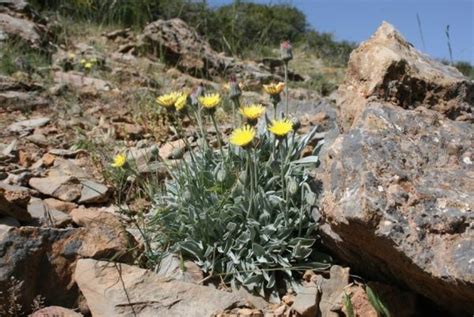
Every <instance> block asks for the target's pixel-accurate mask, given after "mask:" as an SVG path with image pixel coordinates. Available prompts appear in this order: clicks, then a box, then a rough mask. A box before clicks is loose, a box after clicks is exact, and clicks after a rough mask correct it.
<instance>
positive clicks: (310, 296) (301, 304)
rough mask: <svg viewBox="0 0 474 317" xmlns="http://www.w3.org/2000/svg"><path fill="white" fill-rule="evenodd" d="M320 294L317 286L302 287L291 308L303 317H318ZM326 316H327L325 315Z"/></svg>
mask: <svg viewBox="0 0 474 317" xmlns="http://www.w3.org/2000/svg"><path fill="white" fill-rule="evenodd" d="M319 296H320V294H319V290H318V287H317V286H316V285H312V286H304V287H302V288H301V289H300V290H299V292H298V295H296V297H295V301H294V303H293V305H292V306H291V308H292V309H294V310H295V311H297V312H298V314H300V315H301V316H302V317H316V314H317V312H318V302H319V300H320V297H319ZM323 316H326V315H323Z"/></svg>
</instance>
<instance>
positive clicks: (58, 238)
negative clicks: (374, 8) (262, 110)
mask: <svg viewBox="0 0 474 317" xmlns="http://www.w3.org/2000/svg"><path fill="white" fill-rule="evenodd" d="M15 19H20V20H22V21H20V22H18V23H20V24H22V25H27V26H28V25H30V24H33V27H32V28H25V29H22V30H20V29H18V28H14V26H17V25H19V24H18V23H17V22H15V21H16V20H15ZM12 21H13V22H15V23H13V22H12ZM49 25H50V24H49V23H48V22H47V21H46V20H45V19H42V18H41V17H39V16H37V15H36V14H35V13H33V12H32V11H31V10H30V9H29V7H28V5H27V3H25V2H23V1H8V0H7V1H3V2H0V42H1V41H3V39H4V37H6V36H8V37H10V38H11V37H14V38H20V39H21V40H22V41H25V42H26V43H29V44H30V45H32V46H33V48H34V49H36V48H37V49H38V50H39V51H48V50H50V49H52V48H53V47H56V48H57V50H56V51H55V54H54V56H53V61H52V65H51V67H50V68H48V69H47V70H46V72H43V73H41V72H40V77H38V74H37V71H36V70H35V69H34V65H32V67H33V69H31V68H30V67H23V68H21V67H20V69H19V70H20V71H19V72H17V73H15V74H12V75H10V76H7V75H2V76H0V137H1V141H0V312H1V313H0V315H2V314H3V315H5V316H14V315H15V314H16V315H25V314H28V313H32V312H33V311H35V312H34V313H33V315H32V316H47V315H48V314H49V315H54V314H57V315H61V316H81V315H83V316H91V315H92V316H132V315H136V316H157V315H169V316H209V315H215V316H266V317H270V316H275V317H276V316H304V317H312V316H340V315H347V311H346V307H345V306H344V294H347V295H348V296H349V297H350V298H351V300H352V303H353V306H354V311H355V315H356V316H364V317H366V316H374V317H375V316H378V313H377V311H376V310H375V309H374V308H373V306H372V305H371V304H370V301H369V298H368V294H367V290H366V289H365V287H364V285H363V284H367V283H360V280H359V279H357V278H353V277H352V276H351V275H350V273H356V274H361V273H362V274H363V276H364V277H367V278H370V279H373V280H374V281H382V282H384V283H386V284H383V283H380V282H369V283H368V285H370V288H371V289H373V290H374V291H375V292H376V293H377V294H378V296H380V298H382V300H383V302H384V303H385V304H386V306H387V307H388V309H389V310H390V311H392V312H393V313H394V316H419V315H420V314H423V313H424V314H425V315H426V314H427V311H428V312H430V311H431V310H429V309H428V310H427V309H426V307H424V306H423V305H424V304H425V303H426V300H424V299H421V300H420V298H421V297H420V296H423V297H426V298H429V300H430V301H428V303H430V305H432V304H433V303H434V304H433V305H435V306H443V307H444V310H443V308H441V309H440V310H438V308H436V309H434V311H436V312H437V313H439V312H440V311H441V312H442V314H448V313H447V312H445V311H448V312H452V313H453V316H462V315H463V314H465V315H468V314H469V313H472V311H474V307H473V306H472V303H474V290H473V283H474V281H473V276H474V271H473V270H474V269H473V263H472V259H473V258H474V254H473V253H472V252H473V250H474V249H473V240H474V239H473V234H472V227H473V224H472V223H473V216H472V207H473V204H474V202H473V200H472V196H473V195H472V193H473V189H474V184H473V182H472V179H473V177H474V175H473V173H472V172H473V170H472V161H473V160H474V157H473V156H474V153H473V151H472V148H473V142H474V140H473V135H474V131H473V123H472V107H473V96H474V92H473V83H472V82H470V81H468V80H467V79H465V78H464V77H462V76H461V75H460V74H459V73H458V72H457V71H456V70H454V69H452V68H450V67H447V66H443V65H440V64H438V63H436V62H434V61H432V60H431V59H430V58H429V57H427V56H424V55H422V54H420V53H419V52H418V51H416V50H415V49H414V48H413V47H411V46H410V45H409V44H408V43H407V42H406V41H405V40H404V39H403V37H402V36H401V35H400V34H399V33H398V32H397V31H396V30H394V29H393V27H391V26H390V25H388V24H384V25H382V26H381V27H380V29H379V30H378V31H377V32H376V34H375V35H374V36H373V37H372V38H371V39H370V40H368V41H367V42H365V43H363V44H362V45H361V46H360V47H359V48H358V49H357V50H356V51H355V52H354V53H353V54H352V57H351V61H350V64H349V69H348V72H347V76H346V81H345V83H344V85H343V86H342V87H341V88H340V90H339V92H338V94H337V100H336V101H337V102H336V104H335V105H333V104H332V103H331V101H330V100H328V99H323V98H320V97H319V96H318V95H317V93H315V92H313V91H310V90H304V89H290V100H291V103H292V111H293V113H294V114H295V115H296V116H298V117H299V118H300V121H301V123H302V127H301V129H302V131H305V130H308V129H310V128H311V127H313V126H315V125H318V126H319V133H320V134H319V135H320V136H321V137H326V140H327V141H326V146H325V148H324V151H323V152H324V156H323V158H324V160H323V165H322V167H321V169H320V171H318V172H321V173H319V175H320V176H321V175H322V176H321V179H322V181H323V187H324V191H323V193H322V201H321V208H320V210H319V214H315V216H316V217H317V218H318V220H319V221H320V224H321V235H322V238H323V242H324V244H325V246H326V247H327V248H328V250H329V251H331V252H333V254H334V255H335V256H336V257H337V258H338V259H339V260H341V261H343V263H345V264H348V265H349V266H350V269H349V268H348V267H341V266H338V265H334V266H333V267H332V268H331V269H330V270H329V271H328V272H323V273H320V274H315V273H314V272H311V271H308V272H306V274H305V275H304V276H303V281H302V285H303V288H302V289H301V290H298V291H295V290H288V294H287V295H286V296H284V297H283V298H282V299H281V302H279V303H269V302H266V301H265V300H263V299H262V298H258V297H255V296H253V295H250V294H248V293H246V292H245V291H242V290H241V291H239V292H235V291H234V292H229V291H228V290H225V289H224V290H223V289H216V288H215V286H213V285H209V286H204V285H203V278H204V277H203V275H202V272H201V271H200V270H199V268H198V267H197V266H196V265H195V264H194V263H192V262H188V261H185V262H184V263H181V262H180V261H179V260H177V259H176V258H173V257H170V258H167V259H166V260H165V261H163V263H164V264H163V266H162V267H160V268H159V270H156V272H153V271H149V270H145V269H143V268H141V267H140V266H143V256H142V254H143V250H144V249H145V247H146V242H145V241H144V240H143V237H142V236H141V235H140V233H139V231H137V229H136V226H135V225H136V223H134V222H133V221H131V219H134V218H133V215H135V214H140V215H143V214H146V212H147V210H148V207H147V206H148V204H149V202H147V201H142V200H140V199H137V200H134V201H131V202H129V203H130V204H129V206H128V209H127V210H126V212H125V213H124V212H123V211H124V210H123V206H121V205H120V204H119V203H118V201H117V200H116V199H115V198H117V192H116V190H115V188H114V185H116V184H114V183H113V182H111V181H110V178H107V177H105V176H107V175H108V174H107V172H108V167H109V166H110V159H111V157H112V155H113V154H116V153H118V152H122V151H123V152H126V153H127V154H128V155H129V157H133V158H134V159H136V161H137V165H138V170H139V172H140V173H141V175H147V174H148V175H149V174H153V175H156V177H157V178H160V177H161V178H163V177H166V173H164V172H162V170H161V169H160V166H161V163H162V162H163V161H164V160H174V159H180V158H182V157H183V156H184V155H185V154H186V153H185V148H184V145H183V140H180V139H179V138H178V137H177V135H176V134H173V133H172V131H170V130H168V126H167V125H166V121H165V120H163V118H160V117H158V116H156V114H155V111H153V110H150V107H151V109H153V102H154V101H153V100H154V97H156V95H158V94H159V93H161V92H164V91H167V90H171V89H181V88H183V87H185V86H186V87H194V86H196V85H198V84H203V85H204V86H205V87H206V88H209V89H212V90H219V91H221V92H223V93H224V92H225V90H224V89H223V88H222V86H224V85H223V84H224V83H225V77H226V76H228V75H229V74H237V76H238V78H239V81H241V82H242V83H243V87H245V88H244V96H245V98H248V100H254V101H260V102H263V103H264V104H265V103H268V100H267V99H265V98H264V97H263V96H262V95H261V94H260V91H261V84H262V83H265V82H268V81H270V80H273V79H276V80H279V79H281V78H282V77H281V76H282V74H281V69H280V68H279V67H278V65H277V66H276V67H273V66H275V65H273V66H272V67H269V66H268V65H266V64H268V63H258V62H253V61H242V60H239V59H237V58H231V57H226V56H223V55H222V54H219V53H217V52H215V51H213V50H212V49H211V48H210V46H209V44H208V43H207V42H205V41H204V40H203V39H202V38H200V37H199V36H198V35H197V33H196V32H195V31H194V30H192V29H190V28H189V27H188V26H187V25H186V24H185V23H184V22H182V21H180V20H178V19H173V20H170V21H163V20H159V21H156V22H154V23H151V24H150V25H149V26H147V27H146V28H145V30H144V32H143V34H140V35H138V34H136V33H134V32H133V31H131V30H127V29H124V30H114V31H110V32H105V33H103V34H102V35H97V34H94V35H87V36H90V38H87V36H86V37H85V38H84V37H82V38H81V37H80V36H79V35H78V38H74V40H75V41H73V43H71V44H69V45H64V44H63V43H50V41H51V37H50V32H51V31H50V28H49V27H48V26H49ZM28 30H31V31H32V32H33V31H34V32H36V33H31V34H26V33H25V31H28ZM79 39H80V40H79ZM99 48H102V49H99ZM157 48H160V49H157ZM82 59H84V60H95V61H96V64H95V66H94V68H93V69H92V70H87V69H85V68H84V67H83V65H82V63H81V62H80V61H81V60H82ZM19 62H21V61H19ZM272 63H273V64H275V62H274V61H272ZM19 64H22V63H19ZM23 64H24V63H23ZM277 64H278V63H277ZM20 66H21V65H20ZM27 66H28V65H27ZM290 68H291V64H290ZM41 76H43V77H41ZM290 78H292V79H294V80H304V79H305V76H298V74H293V73H292V74H291V76H290ZM150 104H151V106H150ZM221 116H222V127H223V130H224V131H222V132H226V131H227V130H228V129H227V128H228V126H227V125H226V124H225V113H221ZM194 132H195V131H194V127H192V126H187V127H186V133H187V137H188V138H189V140H191V141H192V142H196V141H197V140H196V138H195V133H194ZM210 134H212V132H211V133H210ZM104 172H105V174H104ZM104 175H105V176H104ZM182 265H184V266H185V267H186V268H187V270H186V271H183V270H181V266H182ZM397 287H399V288H401V289H403V291H401V290H400V289H399V288H397ZM42 306H50V307H45V308H42ZM60 306H62V307H60ZM40 308H42V309H40ZM3 315H2V316H3Z"/></svg>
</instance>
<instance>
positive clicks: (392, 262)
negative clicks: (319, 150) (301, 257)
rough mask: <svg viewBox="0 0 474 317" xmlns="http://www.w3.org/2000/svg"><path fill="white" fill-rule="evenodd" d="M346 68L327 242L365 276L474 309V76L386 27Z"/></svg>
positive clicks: (327, 184)
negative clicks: (425, 52)
mask: <svg viewBox="0 0 474 317" xmlns="http://www.w3.org/2000/svg"><path fill="white" fill-rule="evenodd" d="M365 54H367V55H365ZM397 65H398V66H400V67H399V68H396V67H398V66H397ZM357 67H359V69H358V68H357ZM394 67H395V68H396V71H394ZM370 70H372V73H371V72H370ZM348 72H349V73H348V75H347V79H346V85H344V86H343V87H342V88H341V90H340V91H339V94H340V95H341V96H343V97H342V99H339V103H338V111H339V113H338V115H339V116H338V119H339V121H340V123H341V124H342V126H343V130H344V133H343V134H341V135H339V136H338V137H337V138H336V139H335V140H334V141H332V142H328V143H329V144H328V145H327V147H326V148H325V149H324V151H323V155H322V170H323V171H322V180H323V184H324V192H323V197H322V202H321V203H322V206H321V207H322V208H321V217H322V221H321V234H322V237H323V242H324V243H325V244H326V245H327V246H328V247H329V248H330V249H331V250H332V251H333V252H334V254H335V255H336V256H337V257H339V258H341V259H343V260H345V261H347V262H348V263H349V264H350V266H351V267H353V268H355V269H356V270H358V271H360V272H363V273H365V274H366V275H367V276H370V277H374V278H381V279H384V280H388V281H393V282H396V283H399V284H402V285H401V286H403V287H407V288H410V289H412V290H414V291H415V292H417V293H419V294H421V295H423V296H425V297H427V298H429V299H431V300H433V301H434V302H435V303H437V304H439V305H441V306H444V307H445V308H446V309H447V310H449V311H453V312H455V314H456V315H460V316H462V315H463V314H470V313H471V314H472V313H473V312H474V231H473V228H474V215H473V209H474V194H473V192H474V169H473V161H474V151H473V148H474V125H473V123H472V122H471V120H470V119H469V116H470V115H471V114H472V104H473V103H472V96H473V93H474V86H473V85H472V82H470V81H469V80H467V79H466V78H464V77H462V75H460V74H459V73H458V72H457V71H456V70H454V69H453V68H451V67H448V66H443V65H441V64H439V63H437V62H435V61H432V60H430V59H429V58H428V57H426V56H425V55H422V54H421V53H419V52H417V51H416V50H415V49H414V48H413V47H412V46H411V45H409V44H408V43H407V42H406V41H404V40H403V38H402V36H401V35H400V34H399V33H398V32H397V31H396V30H394V29H393V27H392V26H390V25H388V24H386V23H384V24H383V25H382V26H381V27H380V28H379V30H378V31H377V32H376V34H375V35H374V36H373V37H372V38H371V39H370V40H369V41H367V42H365V43H363V44H362V45H361V47H360V48H359V49H357V50H356V51H355V52H354V53H353V54H352V55H351V61H350V68H349V71H348ZM395 75H396V76H395ZM394 76H395V77H394ZM390 82H392V83H393V84H389V83H390ZM420 87H422V88H420ZM391 89H396V90H395V92H396V91H398V93H395V94H393V93H394V91H393V90H391ZM404 89H405V90H406V91H404V92H403V93H401V90H404ZM417 89H419V90H417ZM399 93H400V94H399ZM405 93H408V94H409V95H410V94H412V95H411V97H407V95H406V94H405ZM428 94H431V96H432V97H430V98H431V99H430V98H428ZM407 98H408V99H407ZM427 98H428V99H427ZM428 100H431V101H428Z"/></svg>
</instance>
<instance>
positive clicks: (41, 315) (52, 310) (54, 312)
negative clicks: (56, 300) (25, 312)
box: [29, 306, 84, 317]
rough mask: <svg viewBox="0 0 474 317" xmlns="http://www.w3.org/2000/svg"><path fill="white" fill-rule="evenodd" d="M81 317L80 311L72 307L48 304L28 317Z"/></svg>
mask: <svg viewBox="0 0 474 317" xmlns="http://www.w3.org/2000/svg"><path fill="white" fill-rule="evenodd" d="M56 316H57V317H82V316H84V315H82V314H81V313H77V312H75V311H74V310H72V309H67V308H64V307H60V306H49V307H45V308H42V309H40V310H37V311H35V312H34V313H33V314H31V315H30V316H29V317H56Z"/></svg>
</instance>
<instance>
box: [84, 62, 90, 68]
mask: <svg viewBox="0 0 474 317" xmlns="http://www.w3.org/2000/svg"><path fill="white" fill-rule="evenodd" d="M84 68H85V69H91V68H92V63H91V62H87V63H85V64H84Z"/></svg>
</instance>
